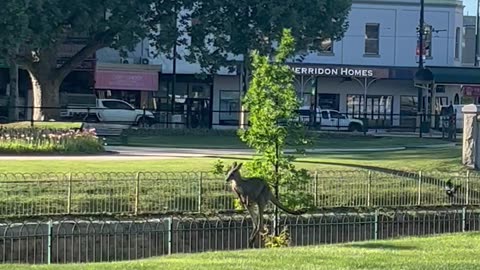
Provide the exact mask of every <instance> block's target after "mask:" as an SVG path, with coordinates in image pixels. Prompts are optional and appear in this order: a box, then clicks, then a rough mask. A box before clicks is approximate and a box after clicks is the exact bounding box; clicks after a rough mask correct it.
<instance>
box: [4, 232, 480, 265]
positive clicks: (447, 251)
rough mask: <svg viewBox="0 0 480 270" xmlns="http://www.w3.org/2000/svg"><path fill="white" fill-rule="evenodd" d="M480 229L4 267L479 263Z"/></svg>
mask: <svg viewBox="0 0 480 270" xmlns="http://www.w3.org/2000/svg"><path fill="white" fill-rule="evenodd" d="M479 250H480V234H478V233H466V234H451V235H446V236H438V237H429V238H406V239H401V240H395V241H378V242H362V243H352V244H342V245H333V246H318V247H299V248H287V249H267V250H245V251H235V252H212V253H203V254H195V255H174V256H170V257H163V258H155V259H148V260H142V261H135V262H117V263H102V264H84V265H68V266H64V265H52V266H35V267H30V266H20V265H3V266H0V269H19V270H20V269H27V268H28V269H66V268H68V269H72V270H76V269H91V270H97V269H105V270H109V269H122V270H124V269H132V270H133V269H135V270H146V269H169V270H175V269H208V270H215V269H219V270H227V269H242V270H243V269H259V270H268V269H272V270H279V269H285V270H291V269H328V270H333V269H352V270H353V269H369V270H373V269H389V270H390V269H403V270H408V269H412V270H413V269H415V270H418V269H421V270H429V269H431V270H438V269H448V270H469V269H472V270H473V269H475V270H476V269H480V257H479V256H478V252H479Z"/></svg>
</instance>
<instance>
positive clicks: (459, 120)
mask: <svg viewBox="0 0 480 270" xmlns="http://www.w3.org/2000/svg"><path fill="white" fill-rule="evenodd" d="M465 105H468V104H457V105H452V107H453V111H454V114H455V125H456V130H457V131H462V130H463V112H462V109H463V107H464V106H465ZM448 106H449V105H444V106H442V107H441V110H440V111H441V113H440V125H439V127H440V128H442V127H444V126H445V127H448V125H447V123H448V120H447V119H448V116H446V115H444V114H443V112H444V110H447V108H448ZM477 108H479V109H480V105H477Z"/></svg>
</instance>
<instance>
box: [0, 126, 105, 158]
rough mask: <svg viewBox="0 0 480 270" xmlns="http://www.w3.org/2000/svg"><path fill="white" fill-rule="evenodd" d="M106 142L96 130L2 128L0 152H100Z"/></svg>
mask: <svg viewBox="0 0 480 270" xmlns="http://www.w3.org/2000/svg"><path fill="white" fill-rule="evenodd" d="M104 151H105V148H104V143H103V141H102V140H101V139H99V138H98V137H97V135H96V133H95V130H93V129H91V130H84V131H79V130H76V131H73V130H58V129H48V128H47V129H40V128H22V129H19V128H15V129H11V128H3V127H2V128H0V153H18V154H20V153H88V154H93V153H99V152H104Z"/></svg>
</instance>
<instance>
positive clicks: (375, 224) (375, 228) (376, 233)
mask: <svg viewBox="0 0 480 270" xmlns="http://www.w3.org/2000/svg"><path fill="white" fill-rule="evenodd" d="M378 214H379V213H378V209H376V210H375V220H374V224H373V240H375V241H376V240H378Z"/></svg>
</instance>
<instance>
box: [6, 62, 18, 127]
mask: <svg viewBox="0 0 480 270" xmlns="http://www.w3.org/2000/svg"><path fill="white" fill-rule="evenodd" d="M9 75H10V81H9V83H8V85H9V90H10V91H9V93H10V94H9V100H8V103H9V110H8V119H9V121H11V122H15V121H17V120H18V107H17V106H18V104H17V99H18V65H17V64H15V63H13V62H10V63H9Z"/></svg>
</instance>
